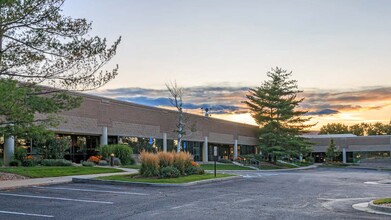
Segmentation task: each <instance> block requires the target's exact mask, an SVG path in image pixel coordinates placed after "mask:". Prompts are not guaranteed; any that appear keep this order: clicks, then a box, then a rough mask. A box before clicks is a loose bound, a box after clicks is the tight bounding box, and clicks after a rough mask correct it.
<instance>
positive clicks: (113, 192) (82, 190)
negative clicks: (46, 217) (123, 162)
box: [33, 186, 149, 196]
mask: <svg viewBox="0 0 391 220" xmlns="http://www.w3.org/2000/svg"><path fill="white" fill-rule="evenodd" d="M33 187H34V188H38V189H54V190H70V191H80V192H101V193H112V194H124V195H138V196H148V195H149V194H146V193H134V192H119V191H107V190H95V189H77V188H63V187H43V186H33Z"/></svg>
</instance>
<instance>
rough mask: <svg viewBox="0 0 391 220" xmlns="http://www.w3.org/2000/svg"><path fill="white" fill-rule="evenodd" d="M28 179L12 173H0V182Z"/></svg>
mask: <svg viewBox="0 0 391 220" xmlns="http://www.w3.org/2000/svg"><path fill="white" fill-rule="evenodd" d="M24 179H28V177H25V176H21V175H17V174H13V173H2V172H0V181H8V180H24Z"/></svg>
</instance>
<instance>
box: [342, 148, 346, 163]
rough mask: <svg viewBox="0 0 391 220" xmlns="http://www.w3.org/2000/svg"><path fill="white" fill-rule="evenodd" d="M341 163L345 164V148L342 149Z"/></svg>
mask: <svg viewBox="0 0 391 220" xmlns="http://www.w3.org/2000/svg"><path fill="white" fill-rule="evenodd" d="M342 162H343V163H346V148H342Z"/></svg>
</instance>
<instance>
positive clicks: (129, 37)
mask: <svg viewBox="0 0 391 220" xmlns="http://www.w3.org/2000/svg"><path fill="white" fill-rule="evenodd" d="M390 11H391V1H388V0H384V1H383V0H366V1H363V0H323V1H322V0H317V1H314V0H285V1H283V0H281V1H280V0H270V1H263V0H155V1H152V0H142V1H140V0H134V1H131V0H115V1H107V0H82V1H80V0H67V1H66V3H65V6H64V13H65V14H67V15H70V16H72V17H82V18H86V19H88V20H90V21H93V30H92V31H91V35H99V36H102V37H107V39H108V41H109V42H113V41H114V40H115V39H116V38H117V37H119V36H122V42H121V44H120V46H119V49H118V53H117V56H116V57H115V58H114V59H113V60H112V62H110V63H109V65H107V68H111V67H113V66H114V65H115V64H119V66H120V71H119V75H118V77H117V78H116V79H115V80H113V81H111V82H110V83H109V84H107V85H106V86H104V87H103V88H101V89H99V90H98V91H94V92H93V93H94V94H97V95H102V96H106V97H112V98H116V99H120V100H125V101H130V102H136V103H139V104H145V105H150V106H159V107H167V106H169V102H168V99H167V98H168V97H169V95H168V92H167V91H166V89H165V83H167V82H170V81H176V82H177V83H178V85H180V86H182V87H184V88H185V93H186V95H185V97H184V102H185V104H186V106H185V108H186V109H187V111H188V112H192V113H196V114H201V113H202V111H201V109H200V108H201V107H212V109H213V111H212V117H216V118H223V119H227V120H232V121H238V122H243V123H250V124H251V123H254V121H253V120H252V118H251V116H250V113H249V112H248V110H247V109H246V108H245V106H244V105H243V104H241V102H242V101H243V100H245V94H246V92H247V90H248V88H252V87H256V86H258V85H260V84H261V83H262V82H263V81H264V80H267V77H266V72H267V71H269V70H270V69H271V68H272V67H275V66H279V67H281V68H284V69H287V70H291V71H293V79H296V80H298V85H299V87H300V89H302V90H304V93H302V94H301V96H303V97H305V98H306V99H305V101H304V103H303V104H302V106H301V107H302V108H304V109H307V110H308V111H309V115H310V116H312V117H313V118H312V121H313V122H318V125H317V126H316V127H315V128H314V129H318V128H319V127H320V126H321V125H323V124H327V123H331V122H343V123H346V124H355V123H360V122H375V121H380V122H387V123H388V122H389V121H390V119H391V73H390V69H391V13H390Z"/></svg>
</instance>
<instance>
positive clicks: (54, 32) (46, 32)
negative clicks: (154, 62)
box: [0, 0, 121, 90]
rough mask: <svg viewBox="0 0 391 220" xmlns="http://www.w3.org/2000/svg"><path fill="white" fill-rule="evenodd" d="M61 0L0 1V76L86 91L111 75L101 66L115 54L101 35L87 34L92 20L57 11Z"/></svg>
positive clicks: (115, 45) (113, 48)
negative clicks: (69, 15) (72, 16)
mask: <svg viewBox="0 0 391 220" xmlns="http://www.w3.org/2000/svg"><path fill="white" fill-rule="evenodd" d="M64 1H65V0H2V1H1V2H0V77H1V78H10V79H13V80H17V81H18V82H24V83H29V84H31V83H33V84H45V85H49V86H51V87H55V88H63V89H72V90H86V89H94V88H98V87H100V86H102V85H104V84H106V83H107V82H108V81H110V80H111V79H113V78H114V77H115V76H116V75H117V73H118V66H116V67H115V68H114V69H112V70H111V71H103V70H101V67H102V66H103V65H105V64H106V63H107V62H108V61H109V60H110V59H111V58H112V57H113V56H114V55H115V53H116V49H117V46H118V44H119V42H120V40H121V39H120V38H119V39H117V40H116V41H115V42H114V44H113V45H112V46H110V47H108V46H107V43H106V39H105V38H100V37H97V36H93V37H89V35H88V33H89V31H90V30H91V23H90V22H88V21H87V20H86V19H82V18H80V19H79V18H77V19H75V18H71V17H68V16H65V15H63V14H61V7H62V5H63V3H64Z"/></svg>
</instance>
